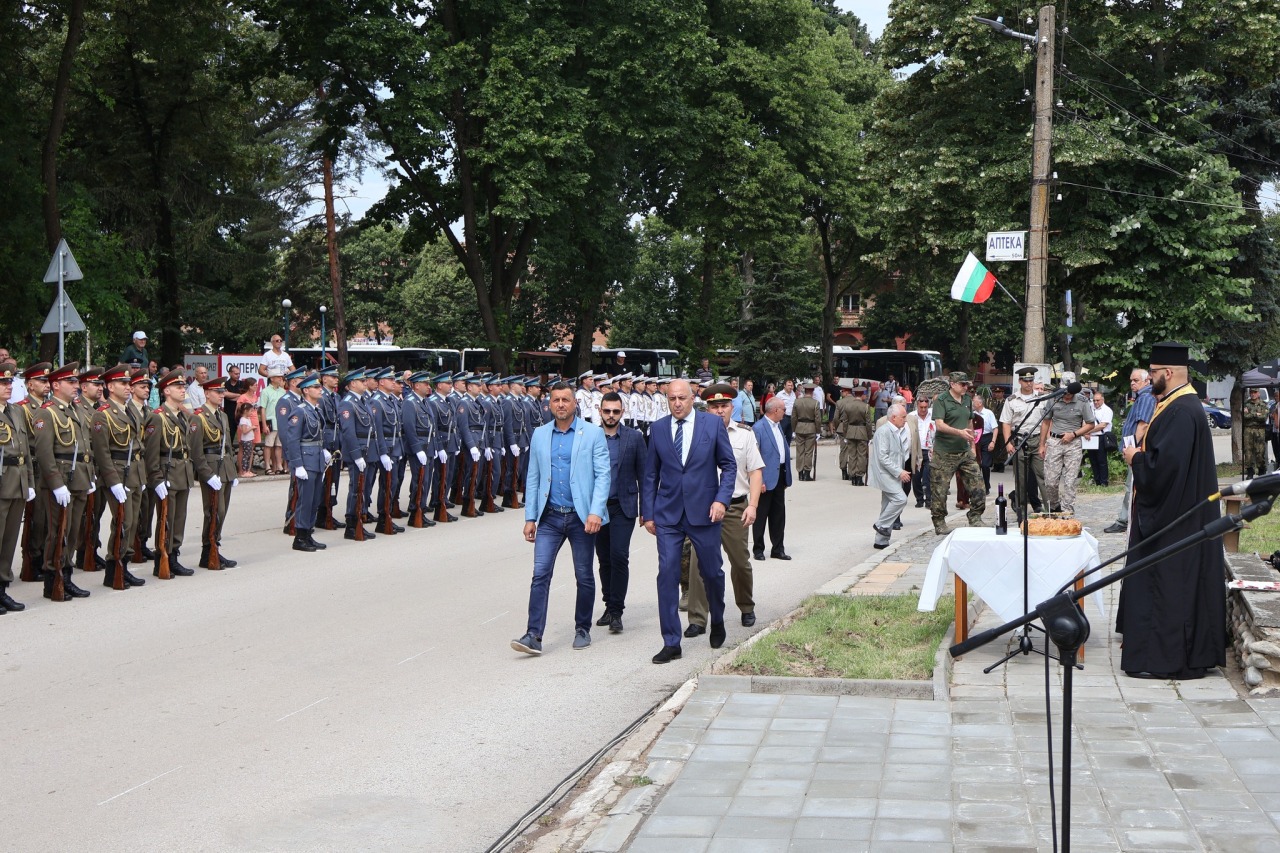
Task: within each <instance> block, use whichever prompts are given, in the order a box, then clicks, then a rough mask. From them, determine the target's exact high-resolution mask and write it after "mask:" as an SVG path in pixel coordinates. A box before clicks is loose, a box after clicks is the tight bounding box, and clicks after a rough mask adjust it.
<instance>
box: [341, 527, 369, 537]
mask: <svg viewBox="0 0 1280 853" xmlns="http://www.w3.org/2000/svg"><path fill="white" fill-rule="evenodd" d="M342 538H343V539H355V538H356V531H355V528H352V527H348V528H347V529H346V530H344V531H342ZM364 538H365V539H376V538H377V537H376V536H374V535H373V531H372V530H366V531H365V532H364Z"/></svg>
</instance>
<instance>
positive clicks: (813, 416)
mask: <svg viewBox="0 0 1280 853" xmlns="http://www.w3.org/2000/svg"><path fill="white" fill-rule="evenodd" d="M813 387H814V385H813V383H812V382H806V383H804V393H803V394H801V395H799V396H798V397H796V403H795V406H794V407H793V408H792V410H791V422H792V424H794V425H795V437H796V470H797V471H799V472H800V479H801V480H813V478H814V477H813V475H814V469H815V468H816V467H817V462H818V459H817V450H818V430H819V429H821V427H822V408H821V407H820V406H819V405H818V401H817V400H816V399H814V396H813Z"/></svg>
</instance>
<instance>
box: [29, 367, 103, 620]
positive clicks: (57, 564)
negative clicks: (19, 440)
mask: <svg viewBox="0 0 1280 853" xmlns="http://www.w3.org/2000/svg"><path fill="white" fill-rule="evenodd" d="M79 370H80V365H79V363H78V362H74V361H73V362H71V363H70V364H66V365H63V366H62V367H59V368H58V369H57V370H54V371H53V372H51V373H50V374H49V385H50V387H51V388H52V389H53V398H52V399H50V400H49V402H48V403H46V404H45V405H44V407H43V408H41V409H40V411H39V412H38V413H37V414H36V417H35V422H34V424H35V453H36V457H37V459H39V464H40V475H41V480H42V481H41V483H40V487H41V488H40V497H39V499H40V500H43V501H44V505H45V509H46V511H47V515H46V518H47V519H48V523H47V525H46V526H47V531H46V533H45V537H44V596H45V598H48V599H51V600H53V601H66V600H67V597H68V596H70V597H71V598H87V597H88V595H89V592H88V591H87V590H83V589H81V588H80V587H78V586H76V585H75V584H74V583H73V582H72V580H71V555H72V554H73V553H74V552H75V548H76V545H77V544H78V543H79V540H80V539H81V537H83V535H84V526H83V525H84V510H85V505H86V503H87V502H88V500H89V493H90V492H91V491H93V490H94V488H95V484H94V471H93V454H92V451H91V449H90V446H89V433H90V423H89V418H88V416H87V414H86V412H85V410H84V409H83V407H81V406H78V405H76V403H75V393H76V387H77V386H78V385H79V380H78V378H77V373H78V372H79ZM59 575H61V583H59Z"/></svg>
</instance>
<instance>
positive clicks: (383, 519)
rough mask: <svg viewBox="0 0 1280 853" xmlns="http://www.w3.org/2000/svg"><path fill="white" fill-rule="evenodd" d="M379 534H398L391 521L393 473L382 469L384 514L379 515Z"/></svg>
mask: <svg viewBox="0 0 1280 853" xmlns="http://www.w3.org/2000/svg"><path fill="white" fill-rule="evenodd" d="M378 516H379V517H378V532H379V533H382V534H385V535H387V536H391V535H392V534H394V533H395V532H396V530H395V528H394V527H393V526H392V521H391V472H390V471H388V470H387V469H386V468H383V469H382V512H380V513H378Z"/></svg>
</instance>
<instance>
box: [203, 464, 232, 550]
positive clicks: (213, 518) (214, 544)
mask: <svg viewBox="0 0 1280 853" xmlns="http://www.w3.org/2000/svg"><path fill="white" fill-rule="evenodd" d="M204 487H205V488H206V489H208V490H209V501H210V502H209V541H208V542H206V543H205V544H206V545H208V546H209V571H211V572H217V571H221V570H222V557H221V556H219V554H218V500H219V499H220V498H221V494H219V493H218V492H216V491H214V489H213V487H212V486H210V485H209V484H208V483H205V486H204ZM223 488H224V489H228V488H230V486H223Z"/></svg>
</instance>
